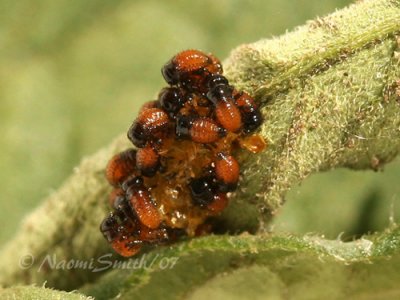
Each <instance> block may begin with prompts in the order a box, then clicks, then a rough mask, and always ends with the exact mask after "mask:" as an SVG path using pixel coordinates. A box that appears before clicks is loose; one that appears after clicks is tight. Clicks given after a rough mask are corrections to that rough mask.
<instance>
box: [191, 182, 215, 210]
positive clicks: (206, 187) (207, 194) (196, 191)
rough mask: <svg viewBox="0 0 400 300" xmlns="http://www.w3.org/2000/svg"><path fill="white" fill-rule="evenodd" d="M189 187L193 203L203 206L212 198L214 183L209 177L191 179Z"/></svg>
mask: <svg viewBox="0 0 400 300" xmlns="http://www.w3.org/2000/svg"><path fill="white" fill-rule="evenodd" d="M189 189H190V193H191V195H192V200H193V203H194V204H195V205H199V206H205V205H207V204H209V203H211V202H212V201H213V200H214V195H215V184H214V182H213V180H212V178H211V177H200V178H195V179H192V180H191V181H190V183H189Z"/></svg>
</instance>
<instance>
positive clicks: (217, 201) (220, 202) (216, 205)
mask: <svg viewBox="0 0 400 300" xmlns="http://www.w3.org/2000/svg"><path fill="white" fill-rule="evenodd" d="M227 206H228V197H227V196H226V194H225V193H217V194H216V195H214V200H213V201H212V202H211V203H209V204H208V205H207V208H208V210H209V211H210V212H211V214H213V215H214V214H219V213H220V212H222V211H223V210H224V209H225V208H226V207H227Z"/></svg>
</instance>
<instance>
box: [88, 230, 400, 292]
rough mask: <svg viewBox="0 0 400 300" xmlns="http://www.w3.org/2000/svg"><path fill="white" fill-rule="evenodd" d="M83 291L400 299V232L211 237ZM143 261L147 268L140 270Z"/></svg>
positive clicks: (160, 253) (147, 258) (154, 256)
mask: <svg viewBox="0 0 400 300" xmlns="http://www.w3.org/2000/svg"><path fill="white" fill-rule="evenodd" d="M135 260H136V262H137V264H135V263H134V262H133V261H131V266H133V268H132V269H128V270H126V269H125V270H120V269H118V270H113V271H111V272H110V273H108V274H106V275H105V276H103V277H102V278H101V279H100V280H99V281H97V282H96V283H94V284H92V285H88V286H86V287H85V288H83V289H82V291H83V292H84V293H86V294H88V295H93V296H95V297H96V299H108V298H111V297H115V296H117V295H118V297H119V299H132V298H134V299H160V298H163V299H181V298H185V299H206V297H211V299H243V298H248V299H252V298H255V299H287V298H288V297H289V298H291V297H293V298H296V299H314V298H315V299H319V298H322V297H328V299H343V298H352V299H354V297H356V298H363V297H366V296H367V295H368V296H369V297H372V299H374V297H384V298H385V297H387V298H388V299H393V298H395V297H396V296H399V295H400V287H399V285H398V281H399V280H400V272H398V265H399V263H400V227H398V226H393V227H392V228H391V229H389V230H387V231H385V232H384V233H381V234H377V235H372V236H369V237H364V238H362V239H360V240H357V241H354V242H349V243H343V242H341V241H338V240H336V241H329V240H325V239H323V238H320V237H316V236H306V237H304V238H298V237H294V236H289V235H288V236H274V235H272V236H271V235H257V236H252V235H241V236H208V237H203V238H199V239H195V240H192V241H188V242H184V243H181V244H179V245H175V246H172V247H170V248H164V249H159V250H157V251H153V252H151V253H149V254H145V255H143V256H142V257H138V258H135ZM140 262H142V264H140Z"/></svg>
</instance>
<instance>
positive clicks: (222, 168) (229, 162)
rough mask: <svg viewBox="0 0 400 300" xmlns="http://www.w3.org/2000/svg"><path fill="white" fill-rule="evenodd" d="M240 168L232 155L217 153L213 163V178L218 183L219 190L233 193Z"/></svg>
mask: <svg viewBox="0 0 400 300" xmlns="http://www.w3.org/2000/svg"><path fill="white" fill-rule="evenodd" d="M239 175H240V166H239V163H238V162H237V160H236V159H235V158H234V157H233V156H232V155H226V154H224V153H218V155H217V159H216V161H215V177H216V178H217V180H218V181H219V182H220V187H219V188H220V190H221V191H223V192H228V191H233V190H234V189H235V188H236V186H237V183H238V181H239Z"/></svg>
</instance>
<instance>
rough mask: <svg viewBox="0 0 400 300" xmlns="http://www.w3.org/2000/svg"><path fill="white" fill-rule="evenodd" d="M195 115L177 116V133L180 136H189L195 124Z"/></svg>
mask: <svg viewBox="0 0 400 300" xmlns="http://www.w3.org/2000/svg"><path fill="white" fill-rule="evenodd" d="M193 120H194V117H192V116H186V115H179V116H177V118H176V128H175V133H176V136H177V137H178V138H185V137H188V136H189V131H190V128H191V127H192V125H193Z"/></svg>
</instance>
